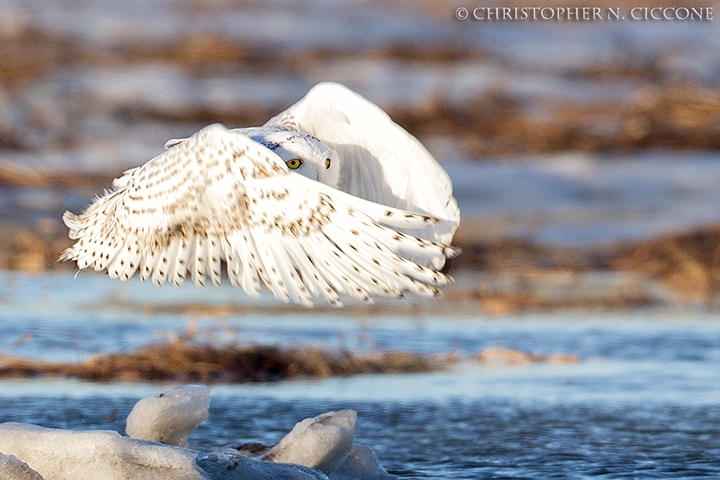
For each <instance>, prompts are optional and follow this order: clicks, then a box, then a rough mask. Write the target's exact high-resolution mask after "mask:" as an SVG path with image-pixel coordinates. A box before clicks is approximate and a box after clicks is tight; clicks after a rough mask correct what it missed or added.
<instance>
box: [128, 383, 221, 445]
mask: <svg viewBox="0 0 720 480" xmlns="http://www.w3.org/2000/svg"><path fill="white" fill-rule="evenodd" d="M209 407H210V388H208V387H206V386H204V385H183V386H181V387H177V388H173V389H171V390H166V391H164V392H161V393H158V394H157V395H153V396H151V397H146V398H143V399H142V400H140V401H139V402H137V403H136V404H135V406H134V407H133V409H132V411H131V412H130V415H128V417H127V424H126V426H125V433H127V434H128V436H129V437H131V438H135V439H137V440H150V441H153V442H159V443H164V444H167V445H177V446H180V447H187V446H188V436H189V435H190V434H191V433H192V432H193V431H194V430H195V429H196V428H197V427H198V425H200V424H201V423H202V422H204V421H205V420H207V418H208V408H209Z"/></svg>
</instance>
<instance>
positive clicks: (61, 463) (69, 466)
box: [0, 423, 204, 480]
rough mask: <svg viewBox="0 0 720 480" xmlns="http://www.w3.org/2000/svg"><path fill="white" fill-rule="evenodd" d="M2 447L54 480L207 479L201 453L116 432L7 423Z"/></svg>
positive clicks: (1, 429) (2, 427)
mask: <svg viewBox="0 0 720 480" xmlns="http://www.w3.org/2000/svg"><path fill="white" fill-rule="evenodd" d="M0 451H1V452H3V453H5V454H10V455H14V456H16V457H17V458H19V459H21V460H22V461H24V462H27V464H28V465H29V466H30V468H32V469H33V470H36V471H37V472H38V473H39V474H41V475H42V476H43V477H45V478H48V479H50V478H52V479H56V480H77V479H79V478H102V479H104V480H125V479H127V478H142V479H144V480H155V479H157V480H161V479H167V478H173V479H176V480H203V479H204V477H203V474H202V471H201V470H200V469H199V467H198V466H197V465H196V464H195V457H196V453H195V452H192V451H190V450H185V449H182V448H177V447H170V446H166V445H161V444H158V443H152V442H145V441H141V440H134V439H132V438H128V437H123V436H121V435H120V434H118V433H117V432H110V431H78V432H74V431H69V430H59V429H53V428H42V427H38V426H35V425H28V424H22V423H4V424H0Z"/></svg>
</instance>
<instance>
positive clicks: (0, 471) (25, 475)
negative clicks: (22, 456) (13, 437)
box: [0, 453, 43, 480]
mask: <svg viewBox="0 0 720 480" xmlns="http://www.w3.org/2000/svg"><path fill="white" fill-rule="evenodd" d="M0 480H43V477H42V476H41V475H40V474H39V473H37V472H36V471H35V470H33V469H32V468H30V466H29V465H28V464H27V463H25V462H23V461H22V460H18V458H17V457H15V456H14V455H3V454H2V453H0Z"/></svg>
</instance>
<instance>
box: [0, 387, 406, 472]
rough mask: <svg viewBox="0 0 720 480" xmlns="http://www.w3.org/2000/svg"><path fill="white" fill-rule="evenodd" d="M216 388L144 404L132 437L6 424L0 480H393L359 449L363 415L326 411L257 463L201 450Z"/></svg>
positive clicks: (179, 391)
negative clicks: (191, 442)
mask: <svg viewBox="0 0 720 480" xmlns="http://www.w3.org/2000/svg"><path fill="white" fill-rule="evenodd" d="M209 405H210V389H209V388H208V387H205V386H201V385H186V386H183V387H178V388H174V389H170V390H167V391H165V392H162V393H160V394H157V395H153V396H151V397H147V398H144V399H142V400H140V401H139V402H138V403H137V404H136V405H135V407H134V408H133V410H132V412H131V413H130V415H129V416H128V419H127V428H126V431H127V433H128V435H129V436H127V437H126V436H123V435H120V434H119V433H117V432H113V431H106V430H93V431H69V430H61V429H54V428H44V427H40V426H37V425H30V424H25V423H3V424H0V452H2V453H1V454H0V480H6V479H7V480H10V479H12V480H43V479H45V480H71V479H72V480H75V479H77V478H88V476H91V477H92V478H102V479H103V480H124V479H127V478H142V479H144V480H154V479H158V480H160V479H167V478H172V479H174V480H241V479H242V480H271V479H277V478H283V479H287V480H323V479H328V478H329V479H330V480H335V479H337V480H346V479H351V478H352V479H356V480H389V479H392V478H396V477H394V476H392V475H389V474H388V473H387V472H386V471H385V470H384V469H383V468H382V467H381V466H380V464H379V462H378V461H377V457H376V456H375V454H374V452H373V451H372V450H371V449H370V448H369V447H366V446H361V445H353V437H354V434H355V423H356V420H357V414H356V412H355V411H353V410H341V411H338V412H327V413H324V414H322V415H318V416H317V417H314V418H309V419H305V420H303V421H301V422H298V423H297V424H296V425H295V427H294V428H293V429H292V430H291V431H290V432H289V433H288V434H287V435H286V436H285V437H283V439H282V440H280V442H279V443H278V444H277V445H275V446H274V447H272V448H269V449H268V450H267V451H265V452H263V453H262V454H260V456H258V457H254V458H253V457H251V456H248V455H246V454H244V453H242V452H240V451H238V450H237V449H234V448H223V449H220V450H217V451H213V452H199V451H196V450H192V449H190V448H185V447H184V446H186V445H187V439H188V436H189V435H190V434H191V433H192V431H193V430H194V429H195V428H196V427H197V426H198V425H199V424H200V423H201V422H202V421H203V420H205V419H206V418H208V407H209Z"/></svg>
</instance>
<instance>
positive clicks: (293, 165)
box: [285, 158, 303, 170]
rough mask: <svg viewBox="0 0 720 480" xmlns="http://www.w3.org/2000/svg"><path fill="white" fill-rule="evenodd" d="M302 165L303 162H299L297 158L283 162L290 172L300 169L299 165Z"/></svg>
mask: <svg viewBox="0 0 720 480" xmlns="http://www.w3.org/2000/svg"><path fill="white" fill-rule="evenodd" d="M302 164H303V161H302V160H300V159H299V158H291V159H290V160H288V161H287V162H285V165H287V166H288V168H289V169H290V170H297V169H298V168H300V165H302Z"/></svg>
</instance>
